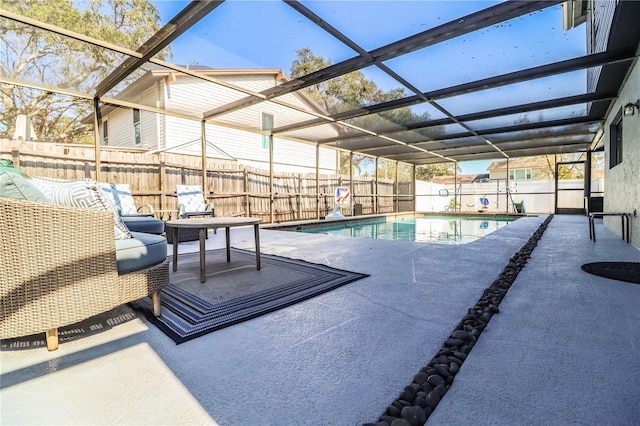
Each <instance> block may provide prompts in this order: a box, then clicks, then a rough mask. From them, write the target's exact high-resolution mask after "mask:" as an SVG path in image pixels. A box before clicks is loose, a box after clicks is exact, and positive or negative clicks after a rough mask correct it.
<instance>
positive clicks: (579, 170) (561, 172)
mask: <svg viewBox="0 0 640 426" xmlns="http://www.w3.org/2000/svg"><path fill="white" fill-rule="evenodd" d="M542 157H543V158H544V162H545V165H546V166H545V168H544V170H543V171H542V173H543V175H544V176H545V177H547V178H548V179H554V178H555V175H556V161H557V162H558V163H562V162H570V161H582V160H584V159H585V154H584V153H583V152H576V153H573V154H558V155H557V157H556V156H555V155H544V156H542ZM583 177H584V166H583V165H581V164H560V166H559V167H558V179H582V178H583Z"/></svg>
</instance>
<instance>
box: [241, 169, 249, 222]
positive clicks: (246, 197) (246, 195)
mask: <svg viewBox="0 0 640 426" xmlns="http://www.w3.org/2000/svg"><path fill="white" fill-rule="evenodd" d="M242 174H243V183H242V185H243V188H242V192H244V197H242V198H243V200H244V214H245V216H247V217H249V216H251V204H250V200H249V173H248V172H247V168H246V167H244V168H243V169H242Z"/></svg>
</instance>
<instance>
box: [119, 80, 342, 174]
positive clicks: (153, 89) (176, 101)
mask: <svg viewBox="0 0 640 426" xmlns="http://www.w3.org/2000/svg"><path fill="white" fill-rule="evenodd" d="M217 78H219V79H224V80H226V81H229V82H230V83H233V84H236V85H239V86H242V87H246V88H248V89H250V90H253V91H261V90H264V89H267V88H270V87H273V86H274V85H275V84H276V79H275V75H273V76H270V75H268V74H260V75H239V76H217ZM246 96H247V95H245V94H242V93H240V92H237V91H233V90H231V89H227V88H225V87H222V86H219V85H215V84H211V83H208V82H205V81H203V80H200V79H197V78H194V77H190V76H180V77H179V78H178V79H177V80H176V81H175V82H173V83H171V84H167V82H166V80H165V79H160V80H157V81H156V83H155V84H154V85H152V86H150V87H148V88H147V89H146V90H145V92H144V93H143V95H142V96H141V97H140V98H139V99H135V100H134V101H136V102H140V103H141V104H144V105H149V106H153V107H158V108H164V109H166V110H167V111H175V112H180V113H183V114H189V115H192V116H194V117H200V116H201V115H202V114H203V113H204V112H205V111H207V110H209V109H212V108H215V107H216V106H220V105H222V104H226V103H228V102H232V101H234V100H237V99H241V98H244V97H246ZM282 100H283V101H286V102H287V103H290V104H292V105H296V106H298V107H301V108H305V109H308V108H310V106H309V104H308V103H307V102H306V101H305V100H303V99H302V98H300V97H299V96H296V95H292V94H290V95H286V96H284V97H282ZM263 112H264V113H268V114H272V115H273V116H274V126H275V127H276V128H277V127H279V126H283V125H286V124H290V123H293V122H297V121H298V120H300V118H301V116H303V117H304V118H305V119H311V118H313V117H314V116H313V115H311V114H305V113H301V112H299V111H295V110H291V109H289V108H286V107H283V106H280V105H277V104H275V103H272V102H263V103H260V104H258V105H256V106H255V107H252V108H247V109H244V110H242V111H238V112H235V113H231V114H227V115H224V116H221V117H216V118H215V120H218V121H221V122H223V123H225V124H227V123H231V124H232V125H240V124H242V125H244V126H247V125H248V126H249V127H250V128H252V129H253V130H255V131H258V130H260V127H261V119H262V113H263ZM140 119H141V127H142V141H143V144H142V145H140V146H144V147H147V148H150V149H152V150H155V149H159V150H169V151H174V152H181V153H185V154H193V155H200V150H201V142H200V139H201V123H200V121H198V120H189V119H183V118H179V117H175V116H171V115H163V114H156V113H150V112H146V111H141V115H140ZM108 120H109V132H110V135H109V141H110V144H111V145H118V146H133V145H134V140H133V116H132V111H131V110H127V109H123V110H118V111H116V112H113V113H111V114H109V116H108ZM336 134H337V131H335V130H334V129H333V128H332V127H330V128H329V131H325V132H323V133H322V137H331V136H335V135H336ZM206 138H207V141H208V142H209V143H210V144H213V145H215V147H216V148H218V149H216V148H212V147H209V148H208V151H207V155H208V156H210V157H214V158H224V159H236V160H238V162H240V163H243V164H248V165H252V166H254V167H262V168H268V166H269V150H268V149H263V148H262V135H261V134H259V133H254V132H246V131H241V130H238V129H235V128H231V127H226V126H219V125H215V124H207V126H206ZM274 147H275V149H274V156H275V161H274V163H275V169H276V170H278V171H287V170H290V171H295V172H296V173H301V172H314V171H315V167H316V150H315V146H314V145H309V144H303V143H298V142H292V141H289V140H286V139H279V138H277V137H276V138H275V142H274ZM319 162H320V164H319V166H320V170H321V172H322V173H335V171H336V169H337V167H338V160H337V155H336V151H335V150H332V149H327V148H323V149H321V150H320V160H319Z"/></svg>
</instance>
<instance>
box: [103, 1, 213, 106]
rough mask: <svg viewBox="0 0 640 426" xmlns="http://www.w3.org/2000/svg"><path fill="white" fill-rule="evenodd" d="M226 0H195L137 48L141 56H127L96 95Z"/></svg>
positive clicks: (129, 72)
mask: <svg viewBox="0 0 640 426" xmlns="http://www.w3.org/2000/svg"><path fill="white" fill-rule="evenodd" d="M223 1H224V0H220V1H217V0H207V1H198V0H194V1H192V2H191V3H189V4H188V5H187V6H186V7H185V8H184V9H182V10H181V11H180V12H179V13H178V14H177V15H176V16H175V17H174V18H173V19H171V20H170V21H169V22H167V23H166V24H165V26H164V27H162V28H160V29H159V30H158V32H156V33H155V34H154V35H152V36H151V37H150V38H149V40H147V41H146V42H145V43H144V44H143V45H142V46H140V47H139V48H138V50H137V52H138V53H140V54H141V56H140V57H129V58H127V59H126V60H125V61H124V62H123V63H122V64H121V65H120V66H119V67H118V68H116V69H115V70H114V71H113V72H112V73H111V74H109V75H108V76H107V77H106V78H105V79H104V80H102V81H101V82H100V84H98V87H96V92H95V97H101V96H104V95H105V94H106V93H107V92H109V90H111V89H113V88H114V87H115V86H117V85H118V84H119V83H120V82H122V81H123V80H124V79H125V78H127V76H129V75H130V74H131V73H132V72H134V71H136V70H137V69H138V68H139V67H140V66H142V65H143V64H144V63H145V62H147V61H148V60H149V59H150V58H152V57H153V56H155V55H156V54H157V53H158V52H160V51H161V50H162V49H164V48H165V47H167V46H168V45H169V44H170V43H171V42H172V41H173V40H175V39H176V38H178V37H179V36H180V35H181V34H182V33H184V32H185V31H187V30H188V29H189V28H191V26H193V25H194V24H195V23H196V22H198V21H199V20H200V19H202V18H203V17H204V16H206V15H207V14H208V13H209V12H211V11H212V10H214V9H215V8H216V7H218V6H220V5H221V4H222V3H223Z"/></svg>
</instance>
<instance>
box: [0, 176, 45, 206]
mask: <svg viewBox="0 0 640 426" xmlns="http://www.w3.org/2000/svg"><path fill="white" fill-rule="evenodd" d="M0 197H6V198H15V199H18V200H27V201H39V202H41V203H48V202H49V199H48V198H47V197H46V196H45V195H44V194H43V193H42V191H40V190H39V189H38V188H36V187H35V186H33V185H32V184H31V182H29V180H28V179H26V178H24V177H23V176H22V175H21V174H18V173H10V172H0Z"/></svg>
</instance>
